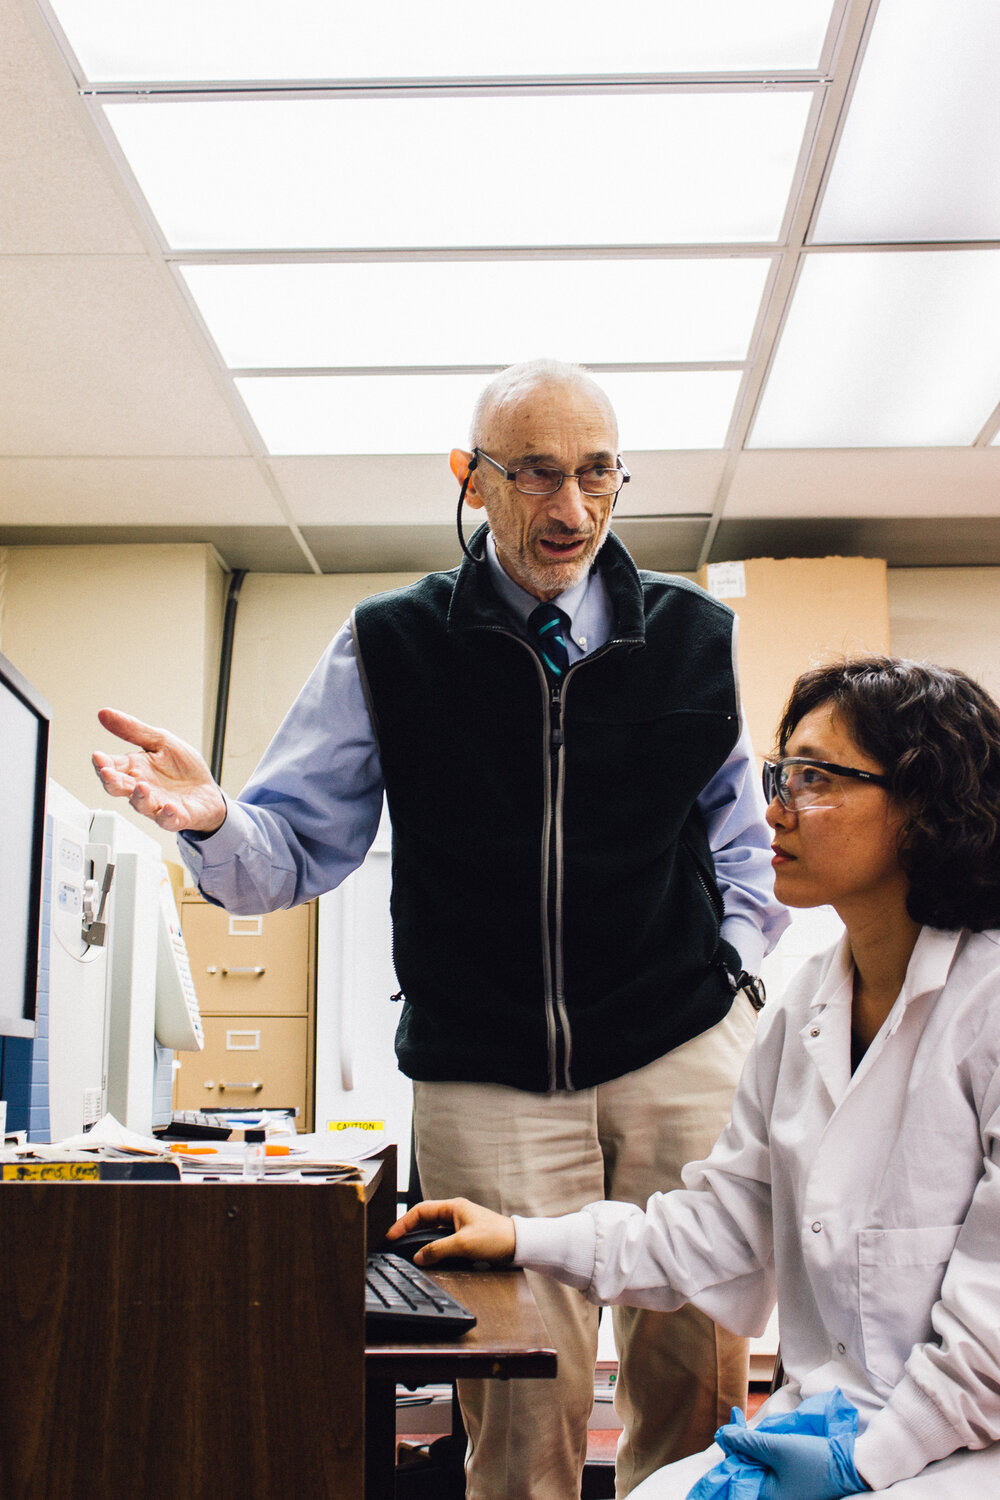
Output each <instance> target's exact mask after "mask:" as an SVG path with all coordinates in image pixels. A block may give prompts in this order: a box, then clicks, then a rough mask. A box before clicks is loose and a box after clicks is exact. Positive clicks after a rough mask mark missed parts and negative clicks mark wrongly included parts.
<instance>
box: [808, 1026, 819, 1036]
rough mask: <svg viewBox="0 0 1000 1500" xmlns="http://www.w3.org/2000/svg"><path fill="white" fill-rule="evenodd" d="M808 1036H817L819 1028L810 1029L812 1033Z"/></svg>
mask: <svg viewBox="0 0 1000 1500" xmlns="http://www.w3.org/2000/svg"><path fill="white" fill-rule="evenodd" d="M809 1035H810V1036H819V1027H818V1026H814V1027H813V1029H812V1031H810V1033H809Z"/></svg>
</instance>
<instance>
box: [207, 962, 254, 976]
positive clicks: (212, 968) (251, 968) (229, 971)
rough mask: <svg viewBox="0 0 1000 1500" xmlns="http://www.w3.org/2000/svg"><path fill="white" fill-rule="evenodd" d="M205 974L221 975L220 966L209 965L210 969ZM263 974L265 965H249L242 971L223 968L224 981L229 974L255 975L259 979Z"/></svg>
mask: <svg viewBox="0 0 1000 1500" xmlns="http://www.w3.org/2000/svg"><path fill="white" fill-rule="evenodd" d="M205 973H206V974H218V973H219V969H218V966H217V965H216V964H209V966H208V968H207V969H206V970H205ZM263 973H264V965H263V964H256V965H254V964H251V965H248V966H246V967H244V968H242V969H228V968H226V967H225V966H223V968H222V977H223V979H224V978H225V977H226V975H227V974H253V975H255V976H256V978H258V979H259V978H260V976H261V975H262V974H263Z"/></svg>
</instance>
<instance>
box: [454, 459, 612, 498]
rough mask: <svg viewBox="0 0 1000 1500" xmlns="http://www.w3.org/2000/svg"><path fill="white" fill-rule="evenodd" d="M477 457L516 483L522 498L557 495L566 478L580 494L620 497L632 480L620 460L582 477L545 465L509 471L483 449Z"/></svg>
mask: <svg viewBox="0 0 1000 1500" xmlns="http://www.w3.org/2000/svg"><path fill="white" fill-rule="evenodd" d="M476 457H477V458H485V460H486V462H487V463H488V464H492V465H493V467H494V469H498V470H499V471H500V473H501V474H502V475H503V477H504V478H505V479H510V480H513V482H514V485H515V487H516V488H517V489H519V490H520V492H521V494H522V495H555V494H557V493H558V492H559V490H561V489H562V484H563V480H564V479H575V480H576V482H577V484H578V485H579V486H580V493H581V495H590V496H591V497H592V498H597V497H598V496H600V495H617V493H618V491H619V490H620V489H621V487H622V485H623V484H627V483H628V481H629V480H630V479H631V478H632V476H631V474H630V473H629V471H628V469H626V467H625V465H624V464H623V463H622V461H621V459H620V458H619V459H618V460H617V462H616V463H615V465H614V466H613V467H612V466H611V465H609V464H592V465H591V467H590V468H589V469H583V470H582V471H581V472H580V473H579V474H564V473H563V472H562V470H561V469H550V468H547V467H546V466H545V465H544V464H542V465H539V464H527V465H525V466H524V467H522V468H520V469H507V468H505V467H504V465H503V464H500V463H497V461H496V459H495V458H490V455H489V454H488V453H484V452H483V450H482V448H477V449H476Z"/></svg>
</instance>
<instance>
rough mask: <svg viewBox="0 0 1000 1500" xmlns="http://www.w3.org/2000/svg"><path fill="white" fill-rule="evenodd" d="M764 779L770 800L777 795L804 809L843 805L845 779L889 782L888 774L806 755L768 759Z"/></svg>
mask: <svg viewBox="0 0 1000 1500" xmlns="http://www.w3.org/2000/svg"><path fill="white" fill-rule="evenodd" d="M762 779H763V782H764V796H765V797H766V799H767V801H768V802H773V801H774V799H775V797H777V799H778V801H779V802H780V803H781V805H782V807H787V808H788V810H789V811H790V812H802V810H803V809H804V808H808V807H840V805H841V803H842V802H843V801H844V798H845V797H846V796H847V788H846V786H845V785H844V783H845V781H870V782H871V783H872V785H873V786H888V785H889V781H888V778H887V777H885V776H878V775H876V773H875V772H874V771H857V770H855V768H854V767H853V766H837V765H834V763H833V762H832V761H829V760H808V759H807V758H806V757H805V756H804V755H786V756H784V758H783V759H781V760H773V761H772V760H766V761H765V762H764V771H763V778H762Z"/></svg>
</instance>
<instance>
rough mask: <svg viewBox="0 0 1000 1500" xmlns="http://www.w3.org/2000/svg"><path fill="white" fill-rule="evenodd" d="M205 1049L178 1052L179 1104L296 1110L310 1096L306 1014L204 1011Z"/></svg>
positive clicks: (179, 1106)
mask: <svg viewBox="0 0 1000 1500" xmlns="http://www.w3.org/2000/svg"><path fill="white" fill-rule="evenodd" d="M202 1025H203V1026H204V1028H205V1050H204V1051H203V1052H182V1053H180V1054H179V1061H180V1064H181V1066H180V1068H179V1069H178V1072H177V1092H176V1103H175V1108H177V1109H199V1110H200V1109H234V1110H235V1109H247V1108H252V1109H279V1108H292V1107H294V1106H297V1107H298V1109H299V1117H298V1118H299V1122H300V1128H301V1123H302V1122H303V1121H304V1119H305V1116H306V1112H307V1104H308V1100H307V1098H306V1081H307V1076H308V1068H307V1063H308V1027H309V1023H308V1020H307V1018H306V1017H305V1016H294V1017H293V1016H204V1017H203V1018H202Z"/></svg>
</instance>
